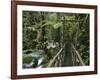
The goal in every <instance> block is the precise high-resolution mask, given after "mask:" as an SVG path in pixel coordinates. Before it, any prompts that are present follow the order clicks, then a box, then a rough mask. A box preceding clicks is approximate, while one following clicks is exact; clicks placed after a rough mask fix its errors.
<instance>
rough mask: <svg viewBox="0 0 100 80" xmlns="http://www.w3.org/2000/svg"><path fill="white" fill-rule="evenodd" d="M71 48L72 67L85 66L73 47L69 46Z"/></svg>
mask: <svg viewBox="0 0 100 80" xmlns="http://www.w3.org/2000/svg"><path fill="white" fill-rule="evenodd" d="M71 46H72V57H73V58H72V59H73V65H74V66H85V64H84V62H83V60H82V58H81V56H80V53H79V52H78V51H77V50H76V48H75V46H74V45H73V44H71Z"/></svg>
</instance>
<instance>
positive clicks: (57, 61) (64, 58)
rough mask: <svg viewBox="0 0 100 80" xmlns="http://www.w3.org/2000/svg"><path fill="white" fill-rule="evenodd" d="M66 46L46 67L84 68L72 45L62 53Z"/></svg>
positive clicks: (78, 54)
mask: <svg viewBox="0 0 100 80" xmlns="http://www.w3.org/2000/svg"><path fill="white" fill-rule="evenodd" d="M64 49H67V48H66V45H65V46H63V47H62V48H61V49H60V50H59V51H58V53H57V54H56V55H55V56H54V57H53V59H52V60H51V61H50V63H49V64H48V67H64V66H85V64H84V62H83V60H82V58H81V56H80V53H79V52H78V51H77V50H76V48H75V46H74V45H73V44H71V45H70V49H68V50H67V51H66V52H65V51H64Z"/></svg>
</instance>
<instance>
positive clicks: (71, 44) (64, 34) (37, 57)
mask: <svg viewBox="0 0 100 80" xmlns="http://www.w3.org/2000/svg"><path fill="white" fill-rule="evenodd" d="M89 17H90V16H89V14H80V13H60V12H40V11H23V58H22V59H23V68H43V67H45V68H46V67H66V66H84V65H89Z"/></svg>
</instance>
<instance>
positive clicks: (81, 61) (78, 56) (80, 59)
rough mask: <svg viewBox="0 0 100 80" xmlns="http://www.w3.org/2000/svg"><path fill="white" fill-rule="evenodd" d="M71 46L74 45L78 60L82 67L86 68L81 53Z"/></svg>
mask: <svg viewBox="0 0 100 80" xmlns="http://www.w3.org/2000/svg"><path fill="white" fill-rule="evenodd" d="M71 45H72V48H73V50H74V51H75V53H76V56H77V58H78V59H79V61H80V63H81V65H82V66H85V64H84V62H83V60H82V58H81V56H80V54H79V52H78V51H77V50H76V48H75V47H74V45H73V44H71Z"/></svg>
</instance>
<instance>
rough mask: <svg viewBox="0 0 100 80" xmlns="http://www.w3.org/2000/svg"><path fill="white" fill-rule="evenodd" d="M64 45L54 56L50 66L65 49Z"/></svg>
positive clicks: (49, 65)
mask: <svg viewBox="0 0 100 80" xmlns="http://www.w3.org/2000/svg"><path fill="white" fill-rule="evenodd" d="M63 49H64V47H63V48H61V49H60V50H59V51H58V53H57V54H56V55H55V56H54V58H53V59H52V60H51V61H50V63H49V64H48V67H51V66H52V64H53V63H54V61H55V60H56V58H57V57H58V56H59V54H60V53H61V52H62V51H63Z"/></svg>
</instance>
